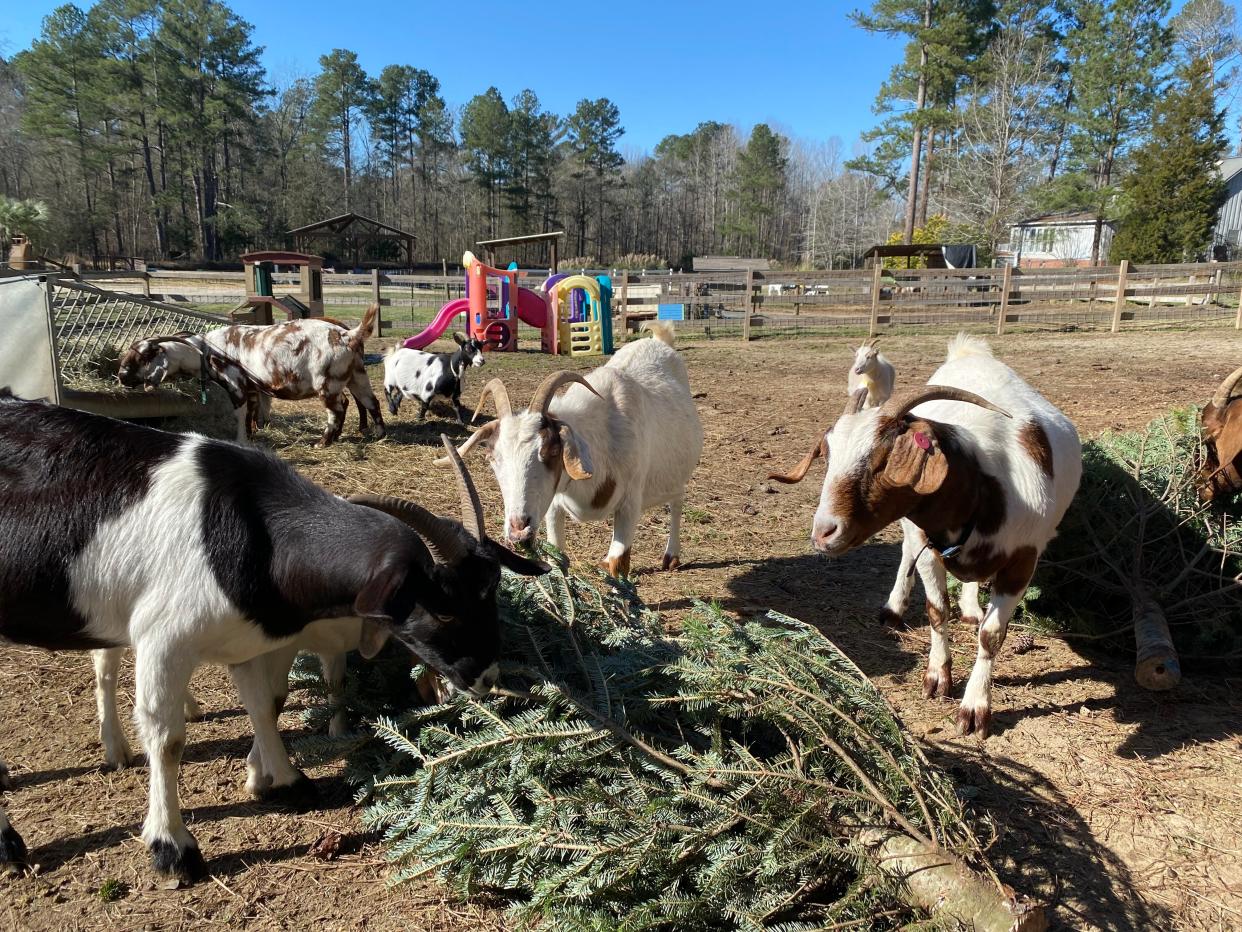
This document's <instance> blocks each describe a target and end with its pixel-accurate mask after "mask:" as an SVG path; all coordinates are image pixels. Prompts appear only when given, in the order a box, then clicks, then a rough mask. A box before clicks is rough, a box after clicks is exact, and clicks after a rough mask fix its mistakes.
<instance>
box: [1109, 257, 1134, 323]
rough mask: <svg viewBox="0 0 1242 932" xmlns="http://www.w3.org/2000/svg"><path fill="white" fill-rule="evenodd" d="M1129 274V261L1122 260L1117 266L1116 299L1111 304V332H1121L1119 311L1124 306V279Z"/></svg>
mask: <svg viewBox="0 0 1242 932" xmlns="http://www.w3.org/2000/svg"><path fill="white" fill-rule="evenodd" d="M1129 274H1130V260H1129V259H1122V260H1121V265H1119V266H1117V299H1116V300H1115V301H1114V302H1113V326H1112V332H1113V333H1117V332H1118V331H1119V330H1121V311H1122V308H1124V307H1125V306H1126V278H1127V277H1128V276H1129Z"/></svg>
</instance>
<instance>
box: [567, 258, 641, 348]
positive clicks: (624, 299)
mask: <svg viewBox="0 0 1242 932" xmlns="http://www.w3.org/2000/svg"><path fill="white" fill-rule="evenodd" d="M553 274H555V273H553ZM613 316H614V317H615V316H616V314H613ZM629 332H630V273H629V270H628V269H626V270H623V271H622V272H621V333H622V334H628V333H629Z"/></svg>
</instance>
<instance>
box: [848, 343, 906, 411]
mask: <svg viewBox="0 0 1242 932" xmlns="http://www.w3.org/2000/svg"><path fill="white" fill-rule="evenodd" d="M879 339H880V338H879V337H873V338H872V339H870V340H868V341H867V342H866V343H864V344H863V345H862V346H860V347H858V350H857V351H856V352H855V353H854V362H853V363H851V365H850V375H849V379H848V380H847V382H846V391H845V393H846V394H847V395H853V394H854V392H856V391H858V390H859V389H860V388H865V389H866V390H867V400H866V402H865V403H864V404H863V407H865V408H878V407H880V405H882V404H884V402H886V401H888V399H890V398H891V397H893V384H894V383H895V382H896V380H897V373H896V370H894V369H893V364H892V363H891V362H889V361H888V358H887V357H886V356H885V355H884V354H883V353H881V352H880V351H879V349H877V348H876V344H877V343H878V342H879Z"/></svg>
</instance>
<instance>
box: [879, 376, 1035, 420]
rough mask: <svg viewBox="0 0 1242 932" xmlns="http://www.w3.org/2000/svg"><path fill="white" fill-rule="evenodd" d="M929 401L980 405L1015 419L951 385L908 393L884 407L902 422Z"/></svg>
mask: <svg viewBox="0 0 1242 932" xmlns="http://www.w3.org/2000/svg"><path fill="white" fill-rule="evenodd" d="M927 401H964V402H966V403H967V404H972V405H978V406H979V407H981V408H987V409H988V410H989V411H995V412H996V413H997V414H1001V415H1004V416H1005V417H1013V415H1012V414H1010V413H1009V412H1008V411H1006V410H1005V409H1004V408H998V407H997V406H996V405H994V404H992V402H990V401H988V400H987V399H986V398H983V397H981V396H979V395H976V394H975V393H974V392H968V391H966V389H964V388H954V387H952V386H951V385H927V386H925V387H923V388H920V389H916V390H915V391H912V392H907V393H906V394H905V395H903V396H901V397H900V398H894V399H893V400H892V401H890V402H889V403H888V404H886V405H885V406H884V413H885V414H886V415H888V416H889V417H891V418H893V420H897V421H899V420H901V419H902V418H903V417H905V416H906V415H907V414H909V413H910V411H911V410H912V409H913V408H917V407H918V406H919V405H921V404H923V403H924V402H927Z"/></svg>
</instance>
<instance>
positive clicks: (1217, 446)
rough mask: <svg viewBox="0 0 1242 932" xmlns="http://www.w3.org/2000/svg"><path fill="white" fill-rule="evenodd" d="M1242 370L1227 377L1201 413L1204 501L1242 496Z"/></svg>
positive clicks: (1200, 488) (1199, 483)
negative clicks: (1238, 391)
mask: <svg viewBox="0 0 1242 932" xmlns="http://www.w3.org/2000/svg"><path fill="white" fill-rule="evenodd" d="M1239 385H1242V368H1238V369H1235V370H1234V371H1233V372H1231V373H1230V374H1229V375H1227V376H1226V377H1225V380H1224V381H1223V382H1221V383H1220V385H1219V386H1218V387H1217V389H1216V393H1215V394H1214V395H1213V396H1212V400H1211V401H1209V402H1208V403H1207V405H1206V406H1205V407H1204V408H1203V412H1202V413H1201V414H1200V416H1199V419H1200V422H1201V424H1202V426H1203V447H1204V454H1205V455H1204V458H1203V464H1202V466H1201V467H1200V469H1199V480H1198V486H1199V497H1200V498H1202V499H1203V501H1204V502H1214V501H1222V502H1223V501H1227V500H1228V499H1229V498H1231V497H1233V496H1234V495H1238V494H1239V493H1242V395H1236V396H1235V395H1234V392H1235V391H1236V390H1237V388H1238V386H1239Z"/></svg>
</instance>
